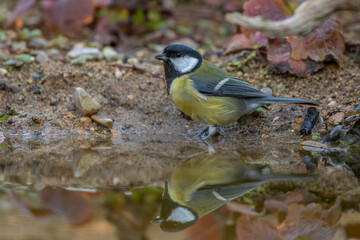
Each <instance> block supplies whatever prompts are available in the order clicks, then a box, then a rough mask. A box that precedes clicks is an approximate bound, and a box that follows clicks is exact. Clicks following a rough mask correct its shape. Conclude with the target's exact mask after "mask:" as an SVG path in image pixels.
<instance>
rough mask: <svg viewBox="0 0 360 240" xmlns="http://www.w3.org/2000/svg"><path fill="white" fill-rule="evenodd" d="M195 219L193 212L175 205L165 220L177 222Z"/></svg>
mask: <svg viewBox="0 0 360 240" xmlns="http://www.w3.org/2000/svg"><path fill="white" fill-rule="evenodd" d="M194 220H195V216H194V214H192V213H191V212H190V211H189V210H188V209H186V208H183V207H177V208H175V209H174V210H172V211H171V213H170V216H169V217H168V219H167V221H174V222H179V223H187V222H191V221H194Z"/></svg>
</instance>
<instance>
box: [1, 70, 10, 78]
mask: <svg viewBox="0 0 360 240" xmlns="http://www.w3.org/2000/svg"><path fill="white" fill-rule="evenodd" d="M0 74H1V75H2V76H3V77H5V76H6V75H8V74H9V72H8V71H7V70H6V69H5V68H0Z"/></svg>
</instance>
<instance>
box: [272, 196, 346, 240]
mask: <svg viewBox="0 0 360 240" xmlns="http://www.w3.org/2000/svg"><path fill="white" fill-rule="evenodd" d="M339 209H340V207H339V205H337V206H335V207H333V208H330V209H328V210H323V209H322V208H321V206H320V205H318V204H315V203H312V204H309V205H307V206H305V207H304V206H303V205H299V204H292V205H290V206H289V207H288V216H287V217H286V219H285V221H284V222H283V223H282V224H281V225H279V226H278V230H279V233H280V235H281V237H282V238H283V239H289V240H296V239H317V240H328V239H332V237H333V236H334V233H335V231H336V224H335V223H337V222H338V221H339V219H340V216H341V210H340V211H339ZM329 217H331V218H332V219H333V220H330V222H328V221H329V219H328V218H329Z"/></svg>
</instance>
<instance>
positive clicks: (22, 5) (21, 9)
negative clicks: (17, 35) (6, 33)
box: [5, 0, 36, 29]
mask: <svg viewBox="0 0 360 240" xmlns="http://www.w3.org/2000/svg"><path fill="white" fill-rule="evenodd" d="M35 1H36V0H20V1H19V2H18V4H17V5H16V8H15V10H14V12H13V13H12V14H11V16H10V18H9V19H7V21H6V23H5V27H6V28H11V27H15V28H17V29H18V27H19V26H17V25H18V22H19V20H20V17H21V16H22V15H23V14H24V13H25V12H26V11H27V10H28V9H29V8H30V7H31V6H32V5H34V3H35Z"/></svg>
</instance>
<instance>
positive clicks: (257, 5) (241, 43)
mask: <svg viewBox="0 0 360 240" xmlns="http://www.w3.org/2000/svg"><path fill="white" fill-rule="evenodd" d="M286 2H287V4H285V1H282V0H249V1H247V2H246V3H245V4H244V15H246V16H263V17H265V18H267V19H269V20H272V21H278V20H283V19H285V18H287V17H288V16H290V15H292V13H293V11H294V9H295V8H296V7H297V6H298V5H299V4H300V3H301V2H303V0H290V1H286ZM241 29H242V34H238V35H235V36H234V37H233V38H232V39H231V40H230V43H229V46H228V48H227V49H226V53H230V52H234V51H237V50H239V49H243V48H249V47H251V46H254V45H260V46H266V47H267V58H268V60H269V62H270V63H269V70H270V71H271V72H273V73H277V74H282V73H291V74H295V75H296V76H298V77H305V76H308V75H310V74H312V73H314V72H316V71H318V70H319V69H321V68H323V67H324V61H328V60H332V59H334V60H336V62H337V63H339V64H341V63H342V60H343V52H344V50H345V41H344V36H343V33H342V29H341V25H340V22H339V20H338V18H337V17H336V16H335V15H332V16H331V17H330V18H328V19H327V20H326V21H325V22H324V23H322V24H321V25H320V26H319V27H318V28H316V29H315V30H314V31H313V32H311V33H310V34H309V35H307V36H306V37H287V38H285V39H275V41H274V42H271V43H270V44H268V42H267V39H271V37H266V36H265V35H264V34H261V33H260V32H255V31H253V30H251V29H246V28H244V27H242V28H241Z"/></svg>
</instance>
